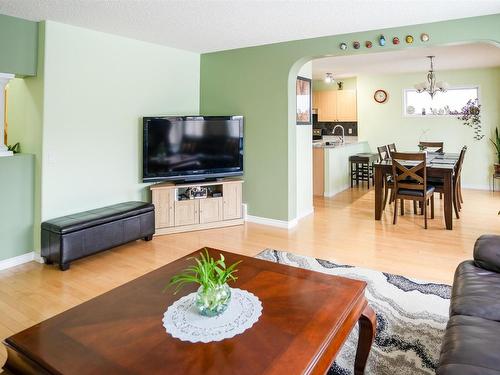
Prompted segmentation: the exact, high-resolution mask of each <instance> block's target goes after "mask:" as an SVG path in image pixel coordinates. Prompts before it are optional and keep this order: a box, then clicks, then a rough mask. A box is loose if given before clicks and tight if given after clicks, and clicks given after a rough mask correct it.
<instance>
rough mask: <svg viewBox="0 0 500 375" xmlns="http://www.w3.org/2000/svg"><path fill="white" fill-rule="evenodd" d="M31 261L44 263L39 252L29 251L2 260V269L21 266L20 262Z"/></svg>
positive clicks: (0, 263)
mask: <svg viewBox="0 0 500 375" xmlns="http://www.w3.org/2000/svg"><path fill="white" fill-rule="evenodd" d="M31 261H35V262H40V263H43V259H42V257H41V256H40V255H39V254H38V253H35V252H34V251H31V252H29V253H26V254H22V255H18V256H16V257H13V258H8V259H4V260H0V270H6V269H7V268H11V267H15V266H19V265H20V264H24V263H28V262H31Z"/></svg>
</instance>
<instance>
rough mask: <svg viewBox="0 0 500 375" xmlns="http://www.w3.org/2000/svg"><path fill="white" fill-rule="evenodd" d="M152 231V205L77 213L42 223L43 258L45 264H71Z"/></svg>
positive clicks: (124, 205)
mask: <svg viewBox="0 0 500 375" xmlns="http://www.w3.org/2000/svg"><path fill="white" fill-rule="evenodd" d="M154 232H155V214H154V205H152V204H151V203H146V202H126V203H120V204H115V205H113V206H108V207H103V208H98V209H95V210H91V211H85V212H79V213H77V214H74V215H68V216H63V217H59V218H57V219H52V220H49V221H45V222H43V223H42V257H43V259H44V261H45V264H52V263H54V262H56V263H59V268H60V269H61V270H62V271H65V270H67V269H68V268H69V265H70V262H72V261H73V260H76V259H79V258H83V257H85V256H88V255H92V254H95V253H97V252H99V251H103V250H106V249H110V248H112V247H115V246H118V245H122V244H124V243H126V242H129V241H134V240H137V239H140V238H144V239H145V240H146V241H150V240H151V239H152V238H153V234H154Z"/></svg>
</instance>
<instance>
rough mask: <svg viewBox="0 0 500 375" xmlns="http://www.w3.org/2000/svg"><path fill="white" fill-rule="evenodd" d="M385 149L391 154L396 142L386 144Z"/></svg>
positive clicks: (394, 150) (394, 149)
mask: <svg viewBox="0 0 500 375" xmlns="http://www.w3.org/2000/svg"><path fill="white" fill-rule="evenodd" d="M387 150H389V155H392V153H393V152H396V151H397V150H396V144H395V143H391V144H390V145H387Z"/></svg>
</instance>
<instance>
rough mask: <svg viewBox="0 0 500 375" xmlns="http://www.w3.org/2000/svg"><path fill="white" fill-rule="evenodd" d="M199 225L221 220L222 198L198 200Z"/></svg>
mask: <svg viewBox="0 0 500 375" xmlns="http://www.w3.org/2000/svg"><path fill="white" fill-rule="evenodd" d="M199 202H200V224H205V223H214V222H217V221H221V220H222V206H223V205H222V198H208V199H200V201H199Z"/></svg>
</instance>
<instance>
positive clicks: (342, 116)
mask: <svg viewBox="0 0 500 375" xmlns="http://www.w3.org/2000/svg"><path fill="white" fill-rule="evenodd" d="M336 93H337V121H357V120H358V116H357V105H356V91H354V90H341V91H336Z"/></svg>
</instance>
